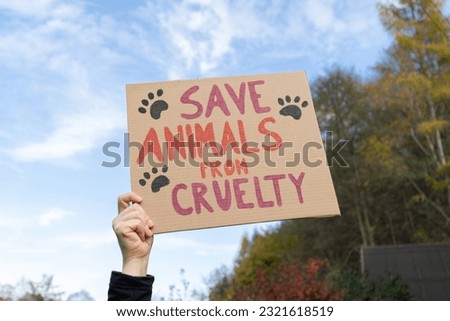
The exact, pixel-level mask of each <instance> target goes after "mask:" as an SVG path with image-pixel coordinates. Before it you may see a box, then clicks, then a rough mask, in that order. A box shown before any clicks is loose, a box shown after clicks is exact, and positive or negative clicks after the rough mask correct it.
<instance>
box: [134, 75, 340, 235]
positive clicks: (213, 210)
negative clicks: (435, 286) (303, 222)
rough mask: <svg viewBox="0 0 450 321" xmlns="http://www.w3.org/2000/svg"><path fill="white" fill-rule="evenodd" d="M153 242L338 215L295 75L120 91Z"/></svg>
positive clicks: (309, 106) (303, 86) (302, 81)
mask: <svg viewBox="0 0 450 321" xmlns="http://www.w3.org/2000/svg"><path fill="white" fill-rule="evenodd" d="M126 90H127V107H128V131H129V157H130V171H131V186H132V190H133V191H134V192H136V193H138V194H139V195H140V196H142V197H143V199H144V200H143V202H142V204H141V205H142V206H143V207H144V209H145V210H146V212H147V213H148V214H149V215H150V216H151V217H152V219H153V221H154V222H155V229H154V232H155V233H163V232H171V231H181V230H191V229H201V228H209V227H217V226H226V225H235V224H243V223H252V222H266V221H274V220H283V219H292V218H302V217H324V216H334V215H339V214H340V211H339V207H338V203H337V200H336V195H335V191H334V187H333V183H332V180H331V176H330V171H329V168H328V167H327V162H326V156H325V150H324V147H323V144H322V139H321V134H320V130H319V126H318V122H317V119H316V114H315V111H314V106H313V102H312V99H311V94H310V90H309V86H308V81H307V78H306V74H305V73H304V72H295V73H282V74H269V75H252V76H241V77H226V78H211V79H199V80H187V81H169V82H159V83H145V84H132V85H127V88H126Z"/></svg>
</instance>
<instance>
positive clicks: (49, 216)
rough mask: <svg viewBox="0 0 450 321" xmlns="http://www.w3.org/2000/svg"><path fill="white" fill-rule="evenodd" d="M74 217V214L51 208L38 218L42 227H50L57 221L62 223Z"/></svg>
mask: <svg viewBox="0 0 450 321" xmlns="http://www.w3.org/2000/svg"><path fill="white" fill-rule="evenodd" d="M72 215H74V213H73V212H69V211H66V210H63V209H61V208H51V209H49V210H48V211H46V212H44V213H42V214H41V215H39V217H38V224H39V225H40V226H48V225H50V224H52V223H53V222H55V221H60V220H62V219H63V218H65V217H68V216H72Z"/></svg>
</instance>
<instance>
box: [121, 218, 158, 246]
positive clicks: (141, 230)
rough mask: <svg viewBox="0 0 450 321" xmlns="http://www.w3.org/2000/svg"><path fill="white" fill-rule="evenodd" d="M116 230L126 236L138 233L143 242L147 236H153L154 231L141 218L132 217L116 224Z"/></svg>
mask: <svg viewBox="0 0 450 321" xmlns="http://www.w3.org/2000/svg"><path fill="white" fill-rule="evenodd" d="M115 228H116V232H117V233H118V234H121V235H123V236H125V237H130V234H135V235H137V236H138V237H139V238H140V239H141V241H142V242H145V241H146V240H147V238H149V237H151V236H152V235H153V233H152V232H151V231H150V228H149V227H148V226H147V224H145V223H144V222H143V221H142V220H140V219H132V220H127V221H123V222H120V223H119V224H117V225H116V226H115Z"/></svg>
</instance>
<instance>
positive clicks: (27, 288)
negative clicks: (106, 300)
mask: <svg viewBox="0 0 450 321" xmlns="http://www.w3.org/2000/svg"><path fill="white" fill-rule="evenodd" d="M56 289H57V286H55V285H54V284H53V276H52V275H46V274H44V275H43V276H42V279H41V280H40V281H37V282H36V281H32V280H29V279H27V278H22V279H21V280H20V281H19V282H17V284H16V285H14V286H13V285H10V284H0V301H61V300H63V298H62V297H63V295H64V292H62V291H57V290H56ZM67 300H69V301H90V300H93V298H92V297H91V295H90V294H89V292H87V291H85V290H81V291H79V292H77V293H73V294H70V295H69V296H68V298H67Z"/></svg>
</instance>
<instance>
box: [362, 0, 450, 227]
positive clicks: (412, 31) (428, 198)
mask: <svg viewBox="0 0 450 321" xmlns="http://www.w3.org/2000/svg"><path fill="white" fill-rule="evenodd" d="M442 8H443V1H440V0H400V1H399V3H398V4H397V5H394V4H391V5H380V6H379V12H380V17H381V20H382V22H383V24H384V26H385V27H386V28H387V30H388V31H389V32H391V34H392V36H393V37H394V43H393V44H392V46H391V47H390V48H389V50H388V51H387V53H386V58H385V60H384V61H383V62H382V63H380V64H378V65H377V67H376V69H377V72H378V79H377V80H376V82H374V84H373V85H372V90H371V92H372V97H373V98H374V101H376V103H377V104H376V105H377V107H378V108H379V109H381V110H384V111H385V112H387V113H388V114H390V115H391V118H392V119H397V121H396V124H397V125H398V126H397V127H396V130H395V131H390V133H391V137H393V136H394V135H395V138H396V139H395V140H391V141H392V143H393V144H392V145H391V146H392V147H394V148H396V149H397V150H398V151H399V152H400V153H401V154H403V155H404V157H405V158H406V159H407V160H408V162H407V163H408V164H410V166H409V167H408V172H410V173H414V175H409V177H408V180H409V184H410V185H411V186H412V187H413V188H414V190H415V195H414V198H412V199H411V200H410V201H415V202H416V203H418V202H419V203H422V204H421V206H423V207H424V209H426V210H427V211H430V209H431V210H432V211H434V212H436V213H437V214H438V215H439V216H440V217H441V219H440V222H441V224H442V223H444V225H448V224H449V221H450V164H449V161H448V157H449V150H450V142H449V136H448V130H449V125H450V123H449V121H448V119H449V118H450V112H449V111H450V109H449V106H450V24H449V20H448V17H445V16H444V14H443V11H442ZM435 219H436V220H437V218H435Z"/></svg>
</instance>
